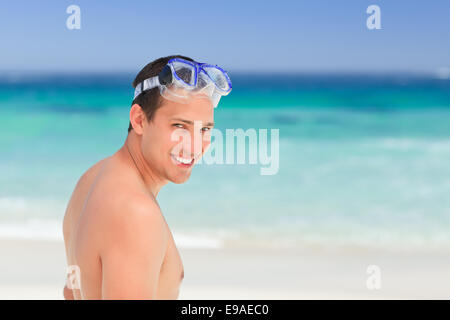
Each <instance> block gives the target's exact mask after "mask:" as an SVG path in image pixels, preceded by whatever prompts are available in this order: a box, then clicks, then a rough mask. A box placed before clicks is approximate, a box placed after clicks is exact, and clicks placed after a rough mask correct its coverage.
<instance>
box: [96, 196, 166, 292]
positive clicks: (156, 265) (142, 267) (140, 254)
mask: <svg viewBox="0 0 450 320" xmlns="http://www.w3.org/2000/svg"><path fill="white" fill-rule="evenodd" d="M121 209H122V210H120V211H117V212H116V213H114V214H111V219H110V220H109V221H108V222H107V227H108V228H107V231H106V234H107V235H106V237H105V242H104V248H102V250H101V252H100V258H101V263H102V298H103V299H155V298H156V290H157V285H158V280H159V273H160V270H161V265H162V263H163V260H164V256H165V253H166V248H167V243H168V232H167V230H166V228H165V222H164V218H163V216H162V213H161V212H160V209H159V207H158V205H157V204H156V203H155V202H154V201H153V200H151V199H145V200H143V199H140V200H137V199H136V201H135V199H133V200H132V201H130V202H129V205H126V208H121ZM114 211H115V210H114Z"/></svg>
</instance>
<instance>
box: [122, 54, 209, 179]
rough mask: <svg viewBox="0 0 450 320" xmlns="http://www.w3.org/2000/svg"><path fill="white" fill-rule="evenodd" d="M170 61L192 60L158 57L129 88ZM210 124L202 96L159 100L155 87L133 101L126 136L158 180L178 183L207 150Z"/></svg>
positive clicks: (157, 89)
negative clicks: (133, 137)
mask: <svg viewBox="0 0 450 320" xmlns="http://www.w3.org/2000/svg"><path fill="white" fill-rule="evenodd" d="M172 58H182V59H185V60H189V61H194V60H193V59H191V58H188V57H184V56H180V55H177V56H169V57H164V58H159V59H157V60H155V61H153V62H151V63H149V64H147V65H146V66H145V67H144V68H143V69H142V70H141V71H140V72H139V73H138V75H137V76H136V78H135V80H134V81H133V87H135V88H136V86H137V85H138V84H139V83H140V82H142V81H143V80H145V79H148V78H151V77H153V76H157V75H158V74H159V73H160V72H161V70H162V69H163V67H164V66H165V65H166V64H167V62H168V61H169V60H170V59H172ZM199 124H200V126H199ZM213 125H214V107H213V105H212V103H211V101H210V100H209V99H208V98H207V97H206V96H203V95H198V96H193V97H192V98H190V99H188V101H187V102H185V103H179V102H175V101H171V100H167V99H165V98H163V97H162V96H161V95H160V91H159V88H158V87H156V88H153V89H150V90H147V91H144V92H143V93H141V94H140V95H138V96H137V97H136V98H135V99H134V101H133V103H132V106H131V110H130V124H129V127H128V133H129V134H130V132H131V134H135V135H137V137H138V141H139V142H140V151H141V152H142V156H143V157H144V159H145V161H146V162H147V165H149V166H150V167H151V169H152V171H153V172H154V173H155V174H157V175H158V177H159V178H161V179H164V180H168V181H172V182H174V183H182V182H185V181H186V180H187V179H188V178H189V176H190V173H191V169H192V166H193V164H194V162H195V161H197V160H198V159H199V158H200V157H201V156H202V155H203V153H204V152H205V151H206V149H207V148H208V147H209V145H210V142H211V140H210V139H211V137H210V135H209V130H211V129H212V127H213ZM197 131H198V132H197ZM188 161H191V162H190V163H185V162H188Z"/></svg>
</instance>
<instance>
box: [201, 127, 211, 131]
mask: <svg viewBox="0 0 450 320" xmlns="http://www.w3.org/2000/svg"><path fill="white" fill-rule="evenodd" d="M209 130H211V128H208V127H204V128H202V131H209Z"/></svg>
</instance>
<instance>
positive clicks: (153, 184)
mask: <svg viewBox="0 0 450 320" xmlns="http://www.w3.org/2000/svg"><path fill="white" fill-rule="evenodd" d="M121 149H122V150H121V152H122V153H123V154H124V157H125V159H126V161H127V162H128V163H129V165H130V166H131V167H132V168H133V170H134V171H135V172H136V173H137V175H138V176H139V177H140V179H141V180H142V181H143V183H144V185H145V187H146V189H147V190H148V191H149V192H150V193H151V194H152V195H153V196H154V197H155V198H156V196H157V195H158V192H159V190H160V189H161V187H162V186H164V185H165V184H166V183H167V181H166V180H164V179H161V178H160V177H158V175H157V174H156V173H155V171H154V170H152V168H151V167H150V166H149V165H148V163H147V161H145V159H144V156H143V155H142V152H141V149H140V140H139V136H138V135H136V134H135V133H134V132H133V131H130V133H129V134H128V137H127V139H126V140H125V143H124V145H123V147H122V148H121Z"/></svg>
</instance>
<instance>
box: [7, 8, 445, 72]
mask: <svg viewBox="0 0 450 320" xmlns="http://www.w3.org/2000/svg"><path fill="white" fill-rule="evenodd" d="M71 4H76V5H78V6H80V8H81V30H68V29H67V28H66V19H67V17H68V16H69V15H68V14H67V13H66V8H67V7H68V6H69V5H71ZM371 4H377V5H379V6H380V8H381V26H382V29H381V30H368V29H367V27H366V19H367V17H368V14H367V13H366V8H367V7H368V6H369V5H371ZM0 41H1V50H0V70H32V71H73V70H77V71H133V72H136V71H138V70H139V69H140V68H141V67H142V66H144V65H145V64H146V63H148V62H150V61H152V60H154V59H156V58H158V57H161V56H166V55H170V54H183V55H187V56H190V57H192V58H194V59H195V60H197V61H204V62H210V63H216V64H219V65H221V66H223V67H224V68H225V69H227V70H230V71H277V70H279V71H286V70H291V71H308V72H309V71H320V72H327V71H333V72H334V71H417V72H422V71H435V70H436V69H437V68H441V67H450V1H448V0H433V1H406V0H395V1H394V0H390V1H379V0H370V1H365V0H345V1H344V0H341V1H336V0H328V1H324V0H314V1H313V0H309V1H301V0H297V1H282V0H278V1H244V0H240V1H234V0H233V1H223V2H219V1H211V0H209V1H148V0H147V1H111V0H109V1H106V0H103V1H93V0H73V1H64V0H49V1H23V0H14V1H2V2H1V3H0Z"/></svg>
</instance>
